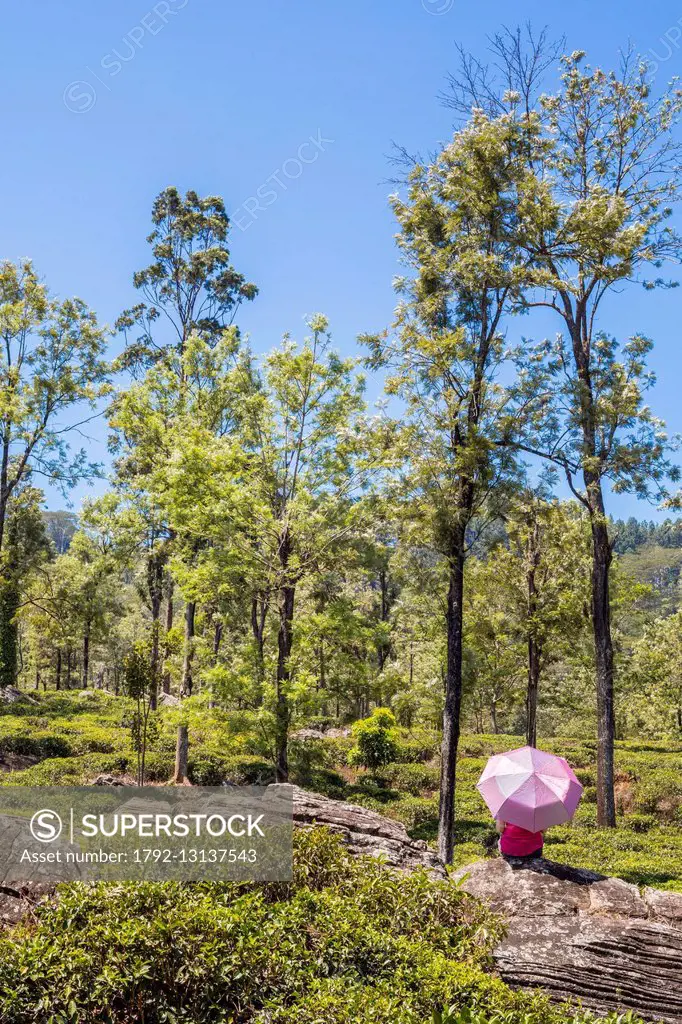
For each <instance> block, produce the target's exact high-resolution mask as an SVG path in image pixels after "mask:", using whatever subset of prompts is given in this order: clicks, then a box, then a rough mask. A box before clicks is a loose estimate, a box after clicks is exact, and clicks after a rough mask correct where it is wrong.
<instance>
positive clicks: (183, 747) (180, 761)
mask: <svg viewBox="0 0 682 1024" xmlns="http://www.w3.org/2000/svg"><path fill="white" fill-rule="evenodd" d="M188 759H189V729H188V728H187V726H186V725H179V726H178V738H177V743H176V746H175V775H174V777H173V782H175V784H176V785H178V784H180V783H182V782H184V781H185V779H186V778H187V761H188Z"/></svg>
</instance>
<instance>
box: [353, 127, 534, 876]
mask: <svg viewBox="0 0 682 1024" xmlns="http://www.w3.org/2000/svg"><path fill="white" fill-rule="evenodd" d="M520 144H521V139H520V134H519V130H518V126H517V125H516V124H515V121H514V118H513V117H509V116H506V117H503V118H500V119H497V120H491V119H489V118H487V117H486V115H485V114H483V113H482V112H481V111H478V112H475V113H474V115H473V117H472V119H471V122H470V123H469V124H468V125H467V127H466V128H465V129H464V130H463V131H461V132H459V133H457V134H456V135H455V137H454V140H453V142H452V143H451V144H450V145H448V146H447V147H446V148H445V149H444V151H443V152H442V154H441V155H440V156H439V157H438V158H437V159H436V161H435V162H434V163H433V164H432V165H431V166H429V167H417V168H416V169H415V170H414V171H413V173H412V175H411V179H410V186H409V193H408V196H407V199H406V200H405V201H403V200H401V199H398V198H396V200H395V202H394V207H395V211H396V214H397V217H398V221H399V223H400V226H401V235H400V236H399V244H400V246H401V249H402V253H403V255H404V257H405V259H406V262H407V264H408V265H409V266H410V267H411V268H412V269H413V271H414V274H415V278H414V280H404V281H402V282H401V283H400V285H399V288H400V290H401V291H402V292H403V293H404V294H405V296H406V298H405V300H404V301H403V302H402V303H401V305H400V307H399V311H398V319H397V324H396V326H397V337H396V339H395V340H387V339H386V338H374V339H366V340H367V341H368V343H369V344H370V346H371V348H372V365H374V366H389V367H390V368H391V369H392V376H391V377H390V379H389V382H388V385H387V389H388V392H389V394H392V395H397V396H398V397H399V398H400V399H402V401H403V402H404V403H405V404H406V416H405V418H404V419H403V421H402V422H403V428H402V429H401V430H399V431H398V432H397V434H396V436H397V438H398V442H399V446H400V448H401V452H402V455H403V456H404V458H405V462H406V483H407V486H408V491H409V492H411V494H412V495H413V497H414V502H415V504H414V509H415V511H416V512H417V515H418V516H419V517H420V518H421V519H422V521H423V522H424V523H425V524H427V525H428V528H429V532H430V537H431V543H432V544H433V545H434V547H435V548H436V549H437V551H438V552H440V554H441V556H442V557H443V558H444V560H445V563H446V576H447V600H446V624H447V668H446V678H445V708H444V712H443V744H442V760H441V789H440V815H439V838H438V847H439V852H440V855H441V857H442V858H443V859H444V860H445V861H446V863H451V862H452V859H453V850H454V813H455V782H456V763H457V748H458V742H459V730H460V713H461V704H462V636H463V615H464V563H465V559H466V555H467V530H468V528H469V525H470V524H471V522H472V520H473V518H474V517H475V516H476V515H477V514H479V513H481V511H482V509H483V506H484V505H485V503H486V500H487V499H488V497H489V495H490V493H491V490H492V488H493V486H494V485H495V484H496V483H497V482H499V480H500V479H501V478H502V479H504V478H505V477H506V476H507V474H508V473H509V472H510V471H511V470H512V468H513V466H512V464H513V455H512V452H511V448H510V447H509V446H507V445H505V444H504V443H503V442H504V440H505V439H506V438H507V437H508V435H509V434H510V433H512V432H513V430H514V427H513V425H512V424H510V423H509V421H508V417H507V414H506V404H507V402H508V399H509V395H508V393H507V391H506V390H505V388H504V387H502V386H501V384H500V383H499V380H498V377H499V373H500V369H501V367H502V365H503V363H504V362H505V359H506V352H505V346H504V340H503V333H502V331H503V326H502V324H503V317H504V316H505V314H506V313H507V312H508V311H509V309H510V308H511V307H512V305H513V303H514V302H515V301H516V300H517V299H518V297H519V289H520V287H521V285H522V284H523V283H524V279H525V278H524V265H523V263H524V261H523V259H522V258H520V255H519V254H520V252H521V249H520V241H519V233H520V231H521V228H522V225H521V223H520V218H519V203H518V196H519V190H520V188H521V187H522V185H523V180H522V179H523V175H524V173H525V172H523V171H522V170H521V169H520V162H519V158H518V149H519V146H520Z"/></svg>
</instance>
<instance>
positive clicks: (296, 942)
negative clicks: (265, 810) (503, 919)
mask: <svg viewBox="0 0 682 1024" xmlns="http://www.w3.org/2000/svg"><path fill="white" fill-rule="evenodd" d="M499 936H500V927H499V925H498V924H497V922H496V921H495V920H494V918H492V916H491V915H490V914H489V912H488V911H487V910H485V909H484V908H483V906H482V905H481V904H479V903H478V902H477V901H476V900H474V899H472V898H470V897H469V896H467V895H466V894H465V893H463V892H462V891H461V890H460V889H459V888H458V887H457V886H455V885H453V884H451V883H442V882H433V881H431V880H429V879H428V878H427V877H426V876H425V875H424V874H415V875H412V876H409V877H403V876H398V875H395V874H392V873H390V872H388V871H386V870H384V869H383V868H381V867H380V866H379V865H378V864H377V863H376V862H371V861H352V860H349V859H348V857H347V855H346V853H345V851H344V847H343V846H342V844H341V843H340V842H339V840H338V839H337V838H336V837H334V836H332V835H331V834H329V833H328V832H327V831H326V830H324V829H316V830H312V831H309V832H304V833H300V834H298V835H297V838H296V861H295V877H294V881H293V883H292V884H290V885H289V884H279V885H274V884H273V885H263V886H257V885H255V884H243V883H242V884H195V885H181V884H178V883H165V884H145V885H141V884H126V885H105V884H98V885H94V886H83V885H78V884H74V885H67V886H63V887H62V889H61V894H60V899H59V901H58V902H56V903H54V904H49V905H45V906H43V907H41V908H39V910H38V913H37V921H36V923H35V924H24V925H21V926H20V927H18V928H17V929H15V930H14V931H13V932H11V933H6V934H5V936H4V937H2V938H0V1021H3V1022H11V1024H75V1022H78V1024H95V1022H98V1024H134V1022H140V1024H141V1022H144V1024H171V1022H173V1024H199V1022H202V1024H218V1022H223V1024H227V1022H246V1021H254V1022H256V1021H258V1022H266V1021H268V1022H277V1024H314V1022H317V1021H319V1020H321V1019H324V1020H325V1022H327V1024H335V1022H336V1024H363V1022H369V1021H372V1022H373V1024H427V1022H430V1021H431V1020H432V1019H433V1017H434V1015H435V1017H440V1019H442V1020H444V1021H445V1020H446V1019H447V1020H448V1021H451V1022H452V1024H454V1022H455V1021H458V1020H459V1021H476V1022H479V1021H480V1022H481V1024H482V1022H484V1021H485V1022H499V1024H502V1022H504V1024H560V1022H561V1024H567V1022H569V1021H574V1022H575V1024H578V1022H585V1021H588V1020H592V1017H591V1016H590V1015H585V1014H578V1015H575V1016H574V1015H572V1013H571V1012H570V1011H567V1010H566V1009H565V1008H564V1009H553V1008H551V1007H550V1006H549V1004H548V1003H547V1001H546V1000H545V999H544V998H543V997H540V996H535V995H527V994H521V993H514V992H512V991H511V990H510V989H508V988H507V987H506V986H505V985H504V984H503V983H502V982H501V981H499V980H498V979H496V978H494V977H493V976H492V975H491V974H490V973H489V970H488V951H489V948H490V945H491V943H492V942H493V941H495V940H496V939H498V938H499Z"/></svg>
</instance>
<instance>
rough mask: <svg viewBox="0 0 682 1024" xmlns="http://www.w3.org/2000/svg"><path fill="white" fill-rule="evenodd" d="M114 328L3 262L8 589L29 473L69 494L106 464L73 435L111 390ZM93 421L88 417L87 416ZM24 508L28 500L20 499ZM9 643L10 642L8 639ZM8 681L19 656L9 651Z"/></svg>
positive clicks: (3, 561) (2, 477) (1, 412)
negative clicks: (11, 529) (11, 521)
mask: <svg viewBox="0 0 682 1024" xmlns="http://www.w3.org/2000/svg"><path fill="white" fill-rule="evenodd" d="M105 347H106V331H105V330H104V329H103V328H101V327H100V326H99V325H98V323H97V319H96V317H95V314H94V313H92V312H91V311H90V310H89V309H88V308H87V306H86V305H85V303H84V302H82V301H81V300H80V299H64V300H59V299H55V298H53V297H52V296H50V294H49V292H48V290H47V288H46V287H45V285H43V284H42V283H41V282H40V280H39V279H38V277H37V275H36V273H35V271H34V270H33V267H32V265H31V263H30V262H24V263H20V264H14V263H9V262H5V263H2V264H0V585H2V586H3V587H4V584H5V583H7V582H8V574H11V570H10V568H9V567H8V562H7V560H8V557H11V556H9V555H8V552H7V523H8V517H9V516H10V515H11V503H12V502H13V501H15V500H17V496H18V494H19V493H20V491H21V488H22V486H23V485H24V484H25V483H26V482H27V479H28V477H29V475H30V476H31V479H32V480H33V481H35V479H36V478H40V477H42V478H44V479H46V480H48V481H50V482H53V483H56V484H58V485H59V486H61V487H62V488H63V489H64V490H66V489H67V488H69V487H72V486H73V485H74V484H75V483H77V482H78V481H79V480H82V479H83V478H85V477H88V476H92V475H93V474H94V473H96V472H97V471H98V467H97V466H95V465H93V464H91V463H89V462H88V460H87V456H86V453H85V451H84V450H80V451H78V452H71V451H70V448H69V437H70V435H71V436H72V435H74V434H78V433H79V431H80V428H81V427H82V426H83V422H84V420H82V419H81V420H79V418H78V410H79V408H80V407H83V406H85V408H86V409H88V411H89V413H90V414H92V413H93V412H94V410H95V408H96V405H97V402H98V400H99V399H101V398H102V397H103V396H104V395H106V394H107V393H108V391H109V384H108V380H107V364H106V363H105V361H104V359H103V355H104V351H105ZM86 418H87V417H86ZM19 504H20V502H19ZM10 605H11V602H10V604H8V603H7V602H6V601H3V602H2V603H1V604H0V620H1V621H0V631H2V633H3V635H5V636H6V637H7V638H9V637H11V636H12V635H14V634H13V631H12V628H11V625H10V621H9V619H8V618H7V616H9V615H10V614H11V607H10ZM8 642H9V641H8ZM3 658H4V661H3V664H4V665H5V668H4V669H3V671H4V672H5V677H7V676H8V674H9V675H11V674H12V671H13V670H12V664H14V663H15V661H16V651H14V652H12V651H11V650H10V649H9V648H7V649H6V650H5V651H4V654H3Z"/></svg>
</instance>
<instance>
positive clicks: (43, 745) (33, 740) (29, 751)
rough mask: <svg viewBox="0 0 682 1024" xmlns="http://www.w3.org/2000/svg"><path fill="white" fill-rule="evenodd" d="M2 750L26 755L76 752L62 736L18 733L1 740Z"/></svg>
mask: <svg viewBox="0 0 682 1024" xmlns="http://www.w3.org/2000/svg"><path fill="white" fill-rule="evenodd" d="M0 752H1V753H6V754H23V755H24V756H25V757H37V758H39V759H40V760H43V759H44V758H46V757H71V755H72V754H73V753H74V749H73V747H72V745H71V744H70V743H69V742H68V740H65V739H64V738H63V737H62V736H53V735H51V734H48V735H46V736H39V735H35V734H34V735H31V736H27V735H22V734H19V735H16V736H6V737H4V738H3V739H2V740H0Z"/></svg>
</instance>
